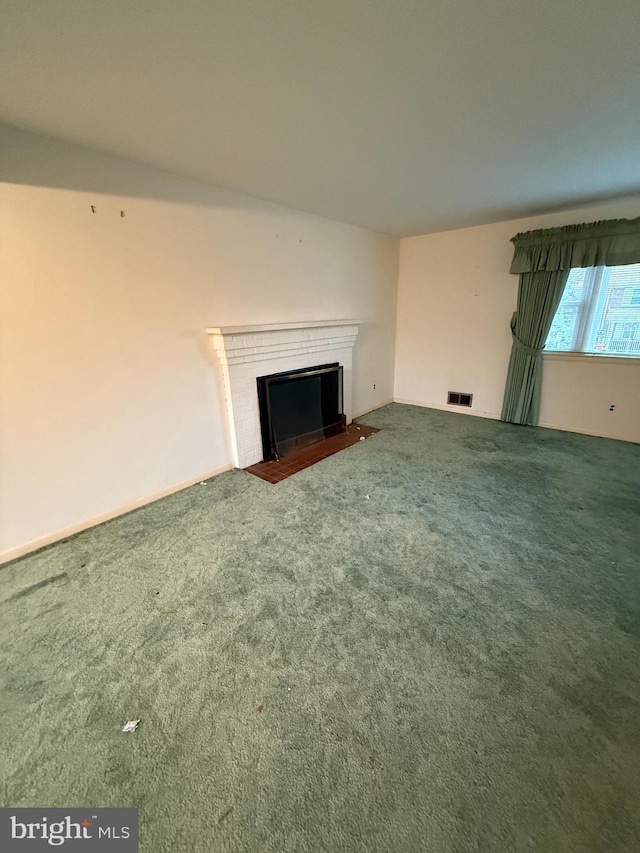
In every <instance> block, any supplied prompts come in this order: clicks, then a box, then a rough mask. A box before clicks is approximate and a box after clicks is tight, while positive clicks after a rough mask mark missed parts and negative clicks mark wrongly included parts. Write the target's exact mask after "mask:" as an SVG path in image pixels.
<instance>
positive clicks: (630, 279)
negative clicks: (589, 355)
mask: <svg viewBox="0 0 640 853" xmlns="http://www.w3.org/2000/svg"><path fill="white" fill-rule="evenodd" d="M638 293H640V264H628V265H626V266H621V267H607V268H606V269H605V270H604V274H603V277H602V283H601V286H600V289H599V293H598V294H597V295H595V294H594V296H596V298H595V305H594V312H593V320H592V322H591V330H590V334H589V345H588V347H587V351H588V352H593V353H598V354H600V355H631V356H640V299H637V295H638Z"/></svg>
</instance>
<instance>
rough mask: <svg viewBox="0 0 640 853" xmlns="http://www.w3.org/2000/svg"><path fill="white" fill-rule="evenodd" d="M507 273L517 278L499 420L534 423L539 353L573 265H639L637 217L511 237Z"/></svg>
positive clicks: (639, 225)
mask: <svg viewBox="0 0 640 853" xmlns="http://www.w3.org/2000/svg"><path fill="white" fill-rule="evenodd" d="M511 242H512V243H513V244H514V249H515V251H514V256H513V262H512V264H511V272H512V273H518V274H519V275H520V284H519V287H518V307H517V311H516V312H515V314H514V315H513V317H512V318H511V335H512V338H513V344H512V347H511V357H510V359H509V370H508V372H507V383H506V387H505V392H504V401H503V404H502V415H501V418H502V420H503V421H509V422H510V423H514V424H532V425H535V424H537V422H538V412H539V409H540V392H541V387H542V386H541V380H542V350H543V348H544V343H545V340H546V338H547V335H548V333H549V329H550V327H551V323H552V322H553V318H554V315H555V313H556V310H557V308H558V305H559V304H560V299H561V298H562V292H563V290H564V286H565V284H566V283H567V279H568V277H569V272H570V271H571V269H572V268H575V267H594V266H620V265H623V264H637V263H640V217H638V218H637V219H611V220H605V221H602V222H590V223H586V224H583V225H567V226H566V227H564V228H545V229H541V230H538V231H527V232H523V233H521V234H516V236H515V237H513V238H512V240H511Z"/></svg>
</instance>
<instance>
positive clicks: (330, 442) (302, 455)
mask: <svg viewBox="0 0 640 853" xmlns="http://www.w3.org/2000/svg"><path fill="white" fill-rule="evenodd" d="M376 432H380V430H379V429H377V428H376V427H370V426H365V425H364V424H349V426H348V427H347V430H346V432H342V433H340V435H334V436H333V437H332V438H325V439H324V440H323V441H317V442H316V443H315V444H310V445H309V446H308V447H302V448H300V449H299V450H292V451H291V453H287V455H286V456H283V457H282V459H279V460H278V461H277V462H258V463H257V464H256V465H250V466H249V467H248V468H245V469H244V470H245V471H248V472H249V473H250V474H255V475H256V477H260V479H261V480H266V481H267V483H279V482H281V481H282V480H286V479H287V477H290V476H291V475H292V474H297V473H298V471H304V469H305V468H310V467H311V465H315V463H316V462H320V461H321V460H322V459H326V458H327V457H328V456H333V454H334V453H339V452H340V451H341V450H344V449H345V447H351V446H352V445H353V444H357V443H358V442H359V441H360V439H361V438H369V436H371V435H373V434H374V433H376Z"/></svg>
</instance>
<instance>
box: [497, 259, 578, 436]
mask: <svg viewBox="0 0 640 853" xmlns="http://www.w3.org/2000/svg"><path fill="white" fill-rule="evenodd" d="M568 278H569V270H544V271H542V272H525V273H522V275H521V276H520V287H519V288H518V310H517V311H516V312H515V314H514V315H513V317H512V318H511V337H512V338H513V345H512V347H511V358H510V359H509V371H508V373H507V386H506V388H505V393H504V402H503V403H502V415H501V418H502V420H503V421H509V422H510V423H512V424H532V425H535V424H537V423H538V412H539V410H540V391H541V388H542V382H541V379H542V375H541V374H542V350H543V347H544V342H545V341H546V339H547V335H548V334H549V329H550V328H551V323H552V321H553V317H554V315H555V313H556V310H557V308H558V305H559V304H560V298H561V297H562V291H563V290H564V286H565V284H566V283H567V279H568Z"/></svg>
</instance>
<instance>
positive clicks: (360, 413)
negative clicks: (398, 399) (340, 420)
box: [353, 397, 395, 418]
mask: <svg viewBox="0 0 640 853" xmlns="http://www.w3.org/2000/svg"><path fill="white" fill-rule="evenodd" d="M389 403H395V400H394V399H393V397H389V399H388V400H383V401H382V403H376V405H375V406H373V407H372V408H371V409H365V410H364V412H358V414H354V416H353V417H354V418H361V417H362V416H363V415H368V414H369V412H375V410H376V409H381V408H382V407H383V406H388V405H389Z"/></svg>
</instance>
